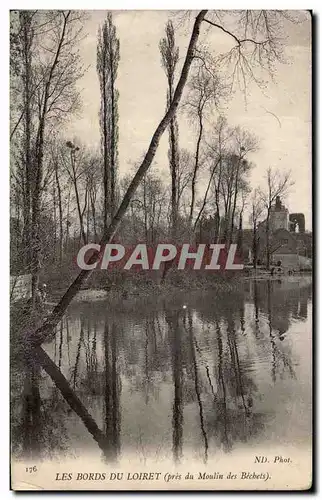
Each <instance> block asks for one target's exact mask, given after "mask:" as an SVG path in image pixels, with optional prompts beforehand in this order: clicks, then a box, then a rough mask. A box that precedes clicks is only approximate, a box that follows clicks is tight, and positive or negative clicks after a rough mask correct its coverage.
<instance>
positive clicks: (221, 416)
mask: <svg viewBox="0 0 322 500" xmlns="http://www.w3.org/2000/svg"><path fill="white" fill-rule="evenodd" d="M111 309H112V308H111V306H110V305H109V304H108V303H106V302H104V301H100V302H93V303H91V304H90V303H86V304H84V303H78V304H74V305H72V306H71V307H70V308H69V310H68V313H67V314H66V315H65V317H64V318H63V321H62V322H61V324H60V325H59V328H58V329H57V332H56V336H55V339H54V340H53V341H51V342H49V343H46V344H45V345H44V346H43V347H44V350H45V351H46V352H47V353H48V355H49V356H50V357H51V359H52V360H53V361H54V362H55V364H56V366H57V367H58V368H59V369H60V370H61V372H62V373H63V375H64V376H65V378H66V379H67V381H68V383H69V387H70V389H71V391H72V393H73V394H74V395H75V396H77V397H78V398H79V399H80V401H81V404H82V405H83V407H84V408H85V410H87V411H88V412H89V413H90V415H91V416H92V417H93V419H94V421H95V423H96V424H97V426H98V427H99V428H100V429H101V430H102V431H103V432H104V434H105V436H106V443H107V444H106V443H105V445H104V446H103V451H102V447H100V446H99V443H98V442H97V441H95V440H94V439H93V437H92V435H91V433H90V432H89V430H88V428H87V427H86V423H85V424H84V421H83V419H82V416H81V415H80V414H77V413H75V412H74V411H73V410H72V409H71V408H70V406H69V404H68V403H67V402H66V401H65V399H64V398H63V397H62V395H61V392H60V391H59V389H58V388H57V387H56V386H55V384H54V383H53V381H52V379H51V378H50V377H49V376H48V375H47V373H45V372H44V371H43V370H36V369H34V370H33V373H32V374H30V370H29V371H26V370H25V371H24V370H21V369H19V370H18V369H15V367H14V366H13V367H12V380H13V384H12V396H11V406H12V411H11V422H12V445H13V453H14V455H15V457H17V458H19V457H24V456H26V455H28V456H29V457H32V456H35V455H37V457H43V458H46V457H49V456H50V457H54V458H58V459H61V458H62V457H69V458H71V457H81V456H82V455H84V451H86V452H88V453H91V455H96V456H97V457H100V458H101V459H102V460H104V461H117V460H119V459H121V457H122V456H124V455H125V454H128V453H134V454H135V455H136V457H137V458H138V459H139V460H142V462H146V461H147V460H149V459H152V460H154V461H155V460H156V461H158V460H162V459H163V458H164V457H166V458H167V459H169V457H172V458H173V460H174V461H175V462H180V461H181V460H183V459H184V457H185V456H189V457H190V456H192V457H193V458H194V459H195V460H197V461H199V460H200V462H203V463H205V462H207V460H208V459H209V458H211V457H213V456H215V455H216V453H219V452H221V453H229V452H231V451H234V450H241V449H244V448H245V447H252V446H263V447H267V446H274V445H275V444H276V443H285V444H287V443H296V444H297V445H299V446H303V447H308V448H309V447H310V442H311V403H312V401H311V380H312V373H311V370H312V360H311V357H312V345H311V339H312V318H311V314H312V303H311V284H310V280H309V279H305V278H304V279H298V280H295V281H294V282H289V281H270V280H267V281H266V280H261V281H253V280H249V281H246V280H245V282H244V285H243V287H242V289H241V290H239V291H234V290H232V291H226V292H220V293H219V292H214V291H211V292H210V291H209V292H194V293H191V294H189V295H187V293H185V294H184V293H182V294H177V295H176V297H175V298H173V297H169V298H167V299H156V298H153V297H149V298H148V299H145V300H140V299H137V300H134V299H131V300H130V299H129V300H125V301H124V302H123V303H122V304H121V303H120V304H117V305H114V306H113V311H112V310H111Z"/></svg>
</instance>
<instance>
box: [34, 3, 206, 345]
mask: <svg viewBox="0 0 322 500" xmlns="http://www.w3.org/2000/svg"><path fill="white" fill-rule="evenodd" d="M206 13H207V10H202V11H200V13H199V14H198V16H197V17H196V20H195V23H194V26H193V30H192V34H191V38H190V42H189V47H188V50H187V54H186V58H185V61H184V64H183V68H182V71H181V75H180V79H179V82H178V84H177V87H176V90H175V93H174V96H173V100H172V102H171V104H170V106H169V109H168V111H167V112H166V113H165V115H164V117H163V118H162V120H161V121H160V123H159V125H158V126H157V128H156V130H155V132H154V134H153V136H152V139H151V142H150V145H149V147H148V150H147V152H146V154H145V157H144V159H143V161H142V163H141V165H140V167H139V169H138V170H137V172H136V174H135V175H134V177H133V179H132V182H131V183H130V185H129V187H128V189H127V191H126V193H125V195H124V198H123V200H122V202H121V204H120V206H119V208H118V210H117V212H116V214H115V216H114V217H113V219H112V221H111V224H110V226H109V227H108V228H107V229H105V230H104V234H103V237H102V239H101V242H100V244H101V246H103V245H106V244H108V243H110V242H111V241H112V239H113V237H114V235H115V233H116V231H117V230H118V228H119V225H120V223H121V221H122V218H123V217H124V215H125V213H126V211H127V208H128V206H129V204H130V201H131V199H132V197H133V195H134V193H135V191H136V190H137V188H138V186H139V184H140V182H141V181H142V179H143V177H144V176H145V174H146V173H147V171H148V169H149V167H150V165H151V163H152V161H153V159H154V156H155V154H156V151H157V149H158V146H159V143H160V139H161V137H162V135H163V133H164V131H165V130H166V129H167V127H168V125H169V123H170V121H171V119H172V118H173V116H174V115H175V113H176V111H177V108H178V105H179V102H180V100H181V97H182V93H183V89H184V87H185V84H186V82H187V79H188V74H189V70H190V67H191V64H192V61H193V58H194V51H195V47H196V44H197V41H198V38H199V32H200V25H201V23H202V21H203V19H204V17H205V15H206ZM99 259H100V254H93V255H92V257H91V258H90V260H89V263H94V262H97V261H98V260H99ZM91 273H92V271H91V270H84V269H83V270H82V271H81V272H80V273H79V275H78V276H77V277H76V279H75V280H74V281H73V282H72V284H71V285H70V287H69V288H68V290H67V291H66V292H65V294H64V295H63V297H62V298H61V299H60V301H59V303H58V304H57V305H56V307H55V308H54V309H53V311H52V313H51V314H50V315H49V316H48V317H47V319H46V321H45V323H44V324H43V325H42V326H41V327H40V328H38V329H37V330H36V331H35V332H32V333H31V332H28V333H27V337H28V338H27V339H26V340H29V342H30V343H31V344H32V345H35V346H36V345H39V344H41V343H42V342H43V341H44V340H45V339H46V338H47V337H48V336H49V335H51V334H52V332H53V329H54V328H55V326H56V325H57V324H58V323H59V321H60V320H61V318H62V317H63V315H64V313H65V311H66V309H67V307H68V306H69V304H70V303H71V301H72V300H73V298H74V297H75V295H76V294H77V292H78V291H79V290H80V289H81V286H82V284H83V283H84V282H85V280H86V279H88V277H89V276H90V274H91Z"/></svg>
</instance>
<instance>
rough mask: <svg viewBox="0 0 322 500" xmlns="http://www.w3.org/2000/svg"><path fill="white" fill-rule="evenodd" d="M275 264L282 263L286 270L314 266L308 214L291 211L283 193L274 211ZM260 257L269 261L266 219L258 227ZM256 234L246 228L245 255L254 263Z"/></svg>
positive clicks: (272, 260) (273, 250) (271, 231)
mask: <svg viewBox="0 0 322 500" xmlns="http://www.w3.org/2000/svg"><path fill="white" fill-rule="evenodd" d="M269 228H270V248H271V264H272V265H274V264H275V265H277V264H281V266H282V267H283V268H284V269H294V270H299V269H311V267H312V233H311V232H305V217H304V214H301V213H292V214H289V211H288V209H287V208H286V207H285V205H283V203H282V201H281V199H280V197H279V196H277V197H276V201H275V204H274V206H273V207H272V209H271V213H270V224H269ZM257 236H258V251H257V255H258V260H259V262H260V263H263V264H265V263H266V221H263V222H261V223H260V224H259V227H258V234H257ZM252 252H253V234H252V231H251V230H248V229H245V230H244V231H243V255H244V259H245V261H247V262H252Z"/></svg>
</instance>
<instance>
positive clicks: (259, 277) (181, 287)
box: [46, 272, 312, 306]
mask: <svg viewBox="0 0 322 500" xmlns="http://www.w3.org/2000/svg"><path fill="white" fill-rule="evenodd" d="M173 278H174V277H173V276H172V279H167V280H165V281H164V282H163V283H160V282H156V281H154V280H152V279H148V278H147V277H145V278H142V276H141V278H136V279H135V280H133V279H126V280H124V281H123V282H118V283H114V284H109V286H105V287H97V286H95V284H88V285H87V287H86V288H84V289H82V290H81V291H80V292H78V293H77V295H76V296H75V297H74V299H73V302H77V303H92V302H100V301H110V302H114V301H116V302H119V301H127V300H133V299H140V298H142V299H144V298H151V299H152V300H153V299H154V300H156V299H157V298H162V297H163V298H168V297H174V296H176V295H178V294H180V295H181V294H191V293H193V292H200V291H205V292H207V291H209V292H211V291H214V292H216V293H217V292H229V291H236V292H238V291H242V290H243V287H244V286H245V283H247V282H249V281H254V280H255V281H272V282H275V281H277V282H279V283H280V284H281V286H282V287H283V288H292V287H293V286H296V287H297V286H309V285H310V284H311V283H312V274H310V273H298V274H294V275H284V274H279V275H277V274H276V275H273V276H271V274H270V273H265V272H258V273H256V274H253V275H251V276H250V275H245V274H244V273H238V274H237V273H235V274H231V275H223V274H220V275H219V274H218V275H217V276H215V275H213V276H205V275H204V274H203V275H201V274H199V275H198V274H197V273H196V275H195V276H194V275H191V274H189V275H184V274H183V275H181V276H180V277H179V278H180V279H179V278H178V276H177V277H176V279H173ZM60 297H61V292H59V291H56V293H55V292H54V293H52V294H49V297H48V299H47V301H46V305H48V306H53V305H55V304H56V303H57V301H58V300H59V298H60Z"/></svg>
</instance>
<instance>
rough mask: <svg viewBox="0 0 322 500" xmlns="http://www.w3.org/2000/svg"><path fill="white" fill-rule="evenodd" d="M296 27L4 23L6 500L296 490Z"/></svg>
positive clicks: (219, 17) (306, 148)
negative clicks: (17, 495)
mask: <svg viewBox="0 0 322 500" xmlns="http://www.w3.org/2000/svg"><path fill="white" fill-rule="evenodd" d="M311 30H312V14H311V12H309V11H304V10H303V11H297V10H296V11H283V10H279V11H274V10H267V11H266V10H218V11H211V10H199V11H166V10H149V11H148V10H146V11H145V10H140V11H139V10H138V11H135V10H132V11H131V10H122V11H121V10H119V11H117V10H113V11H104V10H80V11H76V10H63V11H62V10H12V11H11V12H10V190H11V191H10V345H11V347H10V387H11V395H10V400H11V411H10V422H11V488H12V489H13V490H16V491H20V490H30V491H31V490H44V491H46V490H66V491H72V490H105V491H110V490H111V491H112V490H155V491H158V490H200V491H201V490H214V491H216V490H231V491H235V490H236V491H237V490H259V491H260V490H271V491H276V490H308V489H310V488H311V486H312V404H313V401H312V193H311V188H312V158H311V156H312V146H311V113H312V110H311V97H312V96H311V72H312V68H311V66H312V57H311V45H312V32H311Z"/></svg>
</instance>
